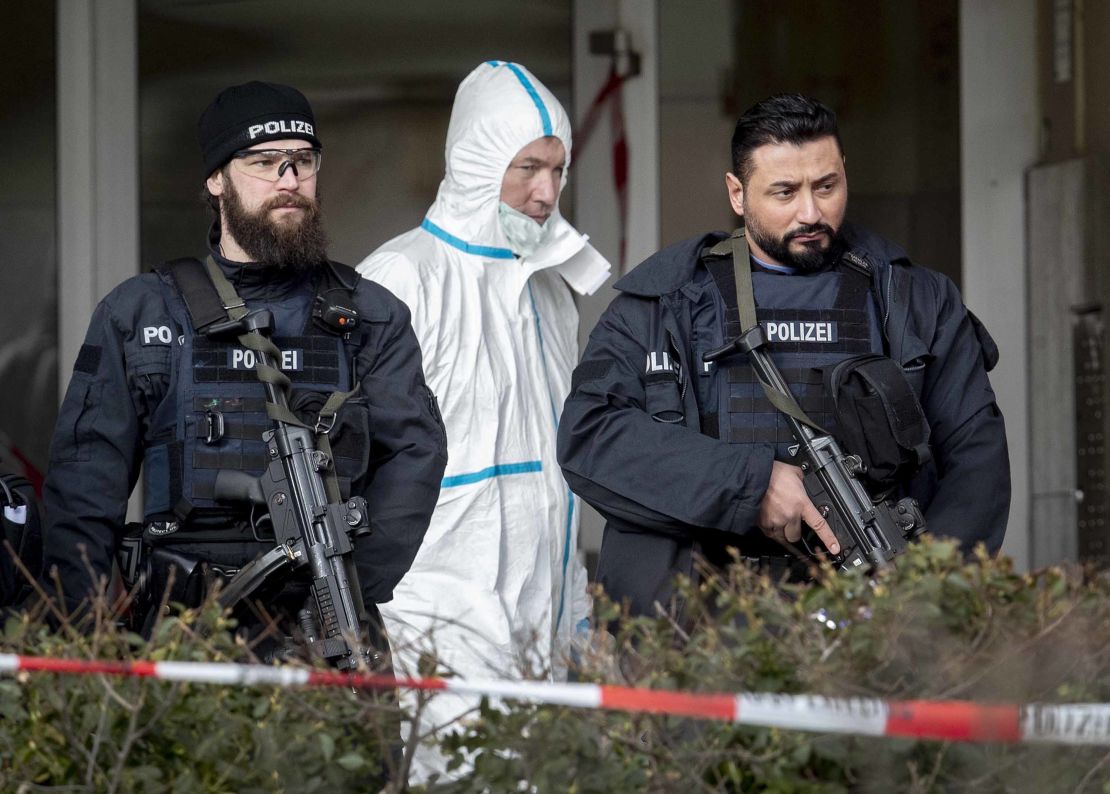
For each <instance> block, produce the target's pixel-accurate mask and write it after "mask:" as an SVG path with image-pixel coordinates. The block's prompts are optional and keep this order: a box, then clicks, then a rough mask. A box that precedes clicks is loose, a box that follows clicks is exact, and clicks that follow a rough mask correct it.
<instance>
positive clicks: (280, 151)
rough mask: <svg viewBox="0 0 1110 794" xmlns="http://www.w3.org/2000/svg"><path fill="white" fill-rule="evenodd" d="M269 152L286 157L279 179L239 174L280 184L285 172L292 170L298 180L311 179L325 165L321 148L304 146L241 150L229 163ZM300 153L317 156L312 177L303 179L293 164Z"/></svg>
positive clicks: (235, 153) (281, 166) (233, 153)
mask: <svg viewBox="0 0 1110 794" xmlns="http://www.w3.org/2000/svg"><path fill="white" fill-rule="evenodd" d="M267 152H277V153H278V154H283V155H285V159H284V160H282V161H281V164H280V165H279V166H278V174H277V178H275V179H267V178H266V177H264V176H259V175H258V174H249V173H247V172H246V171H240V172H239V173H241V174H242V175H243V176H249V177H251V178H252V179H261V180H263V181H264V182H280V181H281V180H282V177H284V176H285V172H286V171H288V170H289V169H290V168H292V169H293V176H295V177H297V179H311V178H312V177H314V176H316V175H317V174H318V173H320V167H321V166H322V165H323V163H324V153H323V152H322V151H321V150H320V147H318V146H302V147H301V148H299V149H240V150H239V151H237V152H232V154H231V157H229V158H228V162H229V163H230V162H231V161H232V160H242V159H244V158H246V157H251V156H253V155H256V154H265V153H267ZM299 152H313V153H314V154H315V155H316V168H315V170H314V171H313V172H312V175H311V176H306V177H302V176H301V174H300V172H299V171H298V170H297V164H296V163H295V162H293V160H292V158H293V155H295V154H298V153H299Z"/></svg>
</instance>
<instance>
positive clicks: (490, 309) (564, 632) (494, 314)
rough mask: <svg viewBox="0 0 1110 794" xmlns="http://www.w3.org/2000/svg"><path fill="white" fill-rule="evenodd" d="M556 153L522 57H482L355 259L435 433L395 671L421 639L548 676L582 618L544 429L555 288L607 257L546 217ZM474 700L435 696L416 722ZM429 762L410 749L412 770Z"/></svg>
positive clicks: (555, 349)
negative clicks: (442, 435)
mask: <svg viewBox="0 0 1110 794" xmlns="http://www.w3.org/2000/svg"><path fill="white" fill-rule="evenodd" d="M570 152H571V130H570V122H569V120H568V118H567V114H566V111H564V110H563V108H562V106H561V105H560V104H559V102H558V100H556V99H555V97H554V96H553V95H552V94H551V92H550V91H548V90H547V88H546V87H545V86H544V85H543V84H542V83H540V82H539V81H538V80H537V79H536V78H535V77H534V76H532V74H531V73H530V72H528V70H526V69H525V68H524V67H522V66H519V65H517V64H514V63H506V62H503V61H490V62H487V63H484V64H482V65H481V66H479V67H478V68H477V69H475V70H474V71H473V72H471V73H470V75H468V76H467V78H466V79H465V80H464V81H463V82H462V84H461V85H460V86H459V90H458V93H457V94H456V96H455V104H454V108H453V110H452V113H451V123H450V126H449V128H448V131H447V146H446V159H447V173H446V176H445V177H444V179H443V182H442V183H441V184H440V186H439V193H438V195H437V197H436V200H435V203H434V204H433V205H432V207H431V209H430V210H429V211H428V213H427V215H426V216H425V218H424V221H423V223H421V224H420V226H419V228H416V229H413V230H412V231H410V232H408V233H406V234H403V235H401V236H400V237H397V238H395V239H393V240H391V241H389V242H388V243H386V244H385V245H383V246H382V247H381V248H379V249H378V250H377V251H375V252H374V253H373V254H371V255H370V256H369V257H368V258H367V259H366V260H365V261H364V262H363V263H362V264H361V265H360V266H359V268H358V269H359V271H360V272H361V273H362V275H363V276H365V277H366V278H369V279H371V280H373V281H376V282H378V283H380V284H382V285H384V286H385V287H386V288H388V289H389V290H390V291H392V292H393V293H394V294H395V295H397V296H398V297H399V298H400V299H401V300H403V301H404V302H405V303H406V304H408V306H409V308H410V309H411V311H412V325H413V328H414V329H415V331H416V335H417V338H418V339H419V341H420V347H421V349H422V351H423V355H424V369H425V377H426V379H427V381H428V385H429V386H430V387H431V389H432V391H433V392H434V393H435V394H436V395H437V397H438V399H439V402H440V407H441V410H442V413H443V418H444V421H445V423H446V429H447V441H448V464H447V471H446V474H445V476H444V478H443V483H442V488H441V491H440V496H439V502H438V503H437V505H436V509H435V512H434V513H433V515H432V523H431V526H430V527H429V529H428V533H427V535H426V536H425V538H424V543H423V545H422V546H421V548H420V551H419V553H418V554H417V557H416V561H415V562H414V563H413V565H412V568H411V569H410V570H409V572H408V573H407V574H406V575H405V577H404V578H403V579H402V580H401V583H400V585H399V586H398V587H397V588H396V590H395V591H394V595H393V601H392V602H390V603H388V604H384V605H382V614H383V617H384V618H385V622H386V625H387V627H388V633H389V637H390V640H391V643H392V644H393V646H394V664H395V665H396V667H397V668H398V672H399V673H401V672H408V673H416V672H417V663H418V660H419V657H420V654H421V653H422V652H425V651H430V652H432V653H434V654H435V656H436V658H437V659H438V660H439V662H440V664H441V668H442V669H445V670H447V671H450V672H451V673H452V674H454V675H457V676H460V677H465V678H477V677H482V678H489V677H495V678H505V677H510V678H519V677H521V676H522V675H541V676H547V677H549V678H552V679H555V680H559V679H562V678H565V677H566V667H565V660H566V658H567V656H568V653H569V648H570V643H571V640H572V637H573V635H574V633H575V631H576V630H584V628H585V627H586V626H587V625H588V624H587V621H588V613H589V608H590V602H589V597H588V594H587V582H586V573H585V569H584V568H583V566H582V565H581V563H580V562H579V560H578V559H577V557H576V551H577V535H578V519H579V515H578V513H579V505H578V504H577V500H576V499H575V497H574V496H573V494H572V493H571V492H570V490H569V489H568V488H567V485H566V483H565V482H564V480H563V477H562V474H561V473H560V470H559V466H558V463H557V462H556V459H555V435H556V428H557V425H558V421H559V413H560V411H561V410H562V405H563V400H564V399H565V398H566V396H567V393H568V391H569V389H570V375H571V370H572V369H573V368H574V366H575V364H576V363H577V361H578V341H577V340H578V311H577V309H576V307H575V304H574V300H573V297H572V295H571V290H574V291H576V292H578V293H580V294H590V293H592V292H594V291H595V290H596V289H597V288H598V287H600V286H601V285H602V284H603V283H604V282H605V280H606V278H607V276H608V274H609V269H610V268H609V263H608V262H607V261H606V260H605V259H604V257H602V256H601V255H600V254H599V253H598V252H597V251H596V250H595V249H594V248H593V246H591V245H590V244H589V243H588V242H587V238H586V237H585V236H584V235H582V234H579V233H578V232H577V231H575V229H574V228H573V227H572V226H571V225H570V224H569V223H568V222H567V221H566V220H564V219H563V217H562V216H561V215H560V214H559V204H558V201H559V194H560V192H561V191H562V189H563V187H564V186H565V185H566V181H567V177H566V170H567V167H568V166H569V165H570ZM477 704H478V701H477V698H474V699H470V698H465V697H462V696H458V695H442V694H441V695H437V696H436V697H435V698H433V700H432V702H431V703H430V704H429V706H428V707H427V709H426V711H425V712H424V715H423V717H422V722H421V733H424V732H426V731H429V730H431V729H432V728H433V727H438V726H445V725H450V724H451V723H452V722H454V721H455V720H457V719H459V718H460V717H463V716H464V715H466V714H467V713H468V712H470V711H471V710H473V709H474V708H476V707H477ZM444 766H445V764H444V759H443V758H442V756H440V755H439V754H438V753H436V752H434V751H433V750H430V749H429V748H427V747H424V748H421V749H420V751H419V752H418V754H417V757H416V763H415V764H414V768H413V775H412V779H413V781H414V782H418V781H422V780H426V779H427V778H428V776H429V775H430V774H432V773H435V772H440V773H442V772H443V770H444Z"/></svg>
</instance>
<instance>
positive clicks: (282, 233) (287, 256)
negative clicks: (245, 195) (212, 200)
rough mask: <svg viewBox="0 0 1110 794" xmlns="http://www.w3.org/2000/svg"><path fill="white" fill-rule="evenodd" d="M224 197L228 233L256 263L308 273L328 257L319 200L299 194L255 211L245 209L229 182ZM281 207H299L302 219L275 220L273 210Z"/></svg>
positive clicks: (272, 201)
mask: <svg viewBox="0 0 1110 794" xmlns="http://www.w3.org/2000/svg"><path fill="white" fill-rule="evenodd" d="M227 186H228V189H227V190H226V191H225V192H224V195H223V196H221V202H220V209H221V211H222V212H223V218H224V222H225V223H226V224H227V230H228V232H230V233H231V236H232V237H234V238H235V241H236V242H237V243H239V247H240V248H242V249H243V250H244V251H246V252H247V255H248V256H250V257H251V259H252V260H253V261H255V262H258V263H260V264H265V265H271V266H274V267H281V268H285V267H288V268H293V269H295V270H307V269H311V268H313V267H316V266H318V265H319V264H320V263H321V262H325V261H327V258H328V238H327V235H326V234H325V233H324V226H323V223H322V222H321V220H320V202H319V199H310V198H308V197H307V196H301V195H299V194H296V193H286V194H282V195H279V196H274V197H273V198H272V199H270V200H268V201H267V202H266V203H265V204H263V205H262V206H261V207H260V208H259V209H258V210H256V211H255V212H251V211H249V210H248V209H246V208H245V207H244V206H243V203H242V201H241V200H240V199H239V194H238V192H237V191H236V190H235V187H234V185H232V184H231V182H230V180H228V182H227ZM278 207H297V208H299V209H300V210H301V211H302V213H301V215H300V217H299V218H297V217H296V216H293V215H290V216H287V217H285V218H284V219H282V220H273V219H272V218H271V217H270V211H271V210H273V209H276V208H278Z"/></svg>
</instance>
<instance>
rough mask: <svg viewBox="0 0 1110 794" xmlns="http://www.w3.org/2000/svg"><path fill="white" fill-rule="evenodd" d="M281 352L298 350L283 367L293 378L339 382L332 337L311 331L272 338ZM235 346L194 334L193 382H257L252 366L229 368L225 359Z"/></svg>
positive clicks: (317, 381)
mask: <svg viewBox="0 0 1110 794" xmlns="http://www.w3.org/2000/svg"><path fill="white" fill-rule="evenodd" d="M274 344H276V345H277V346H278V348H279V349H281V350H282V351H300V360H298V361H297V362H296V366H295V367H294V368H291V369H283V371H284V372H285V374H286V375H288V376H289V377H290V379H291V380H293V381H304V382H307V383H321V384H331V385H338V384H339V352H338V350H337V349H336V343H335V337H333V336H325V335H323V334H315V335H309V336H294V337H284V338H280V339H274ZM236 349H237V348H236V347H235V346H234V345H229V344H228V343H227V342H224V341H217V340H212V339H209V338H207V337H202V336H198V337H197V338H196V339H194V340H193V381H194V382H195V383H258V374H257V373H256V372H255V369H254V367H253V366H246V365H244V366H241V367H233V366H232V365H231V362H230V361H229V360H228V358H229V356H233V355H234V353H235V351H236Z"/></svg>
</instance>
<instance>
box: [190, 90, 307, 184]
mask: <svg viewBox="0 0 1110 794" xmlns="http://www.w3.org/2000/svg"><path fill="white" fill-rule="evenodd" d="M197 138H198V140H199V141H200V150H201V153H202V154H203V155H204V177H205V179H207V178H208V177H209V176H211V174H212V172H213V171H215V170H216V169H217V168H220V167H221V166H222V165H223V164H224V163H226V162H227V161H228V160H230V159H231V155H233V154H235V152H237V151H239V150H240V149H249V148H250V147H251V146H254V145H255V144H256V143H264V142H265V141H278V140H283V139H286V138H298V139H301V140H305V141H308V142H309V143H311V144H312V145H313V146H315V147H318V148H319V147H321V146H322V144H321V143H320V139H319V138H317V137H316V121H315V119H314V118H313V116H312V108H311V106H309V104H308V100H307V99H305V97H304V94H302V93H301V92H300V91H298V90H297V89H295V88H291V87H290V86H287V85H279V84H278V83H260V82H257V81H255V82H252V83H244V84H243V85H236V86H232V87H231V88H227V89H225V90H223V91H221V92H220V93H219V95H218V96H217V97H216V98H215V99H213V100H212V104H210V105H209V106H208V107H207V108H205V110H204V112H203V113H202V114H201V115H200V120H199V121H198V122H197Z"/></svg>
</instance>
